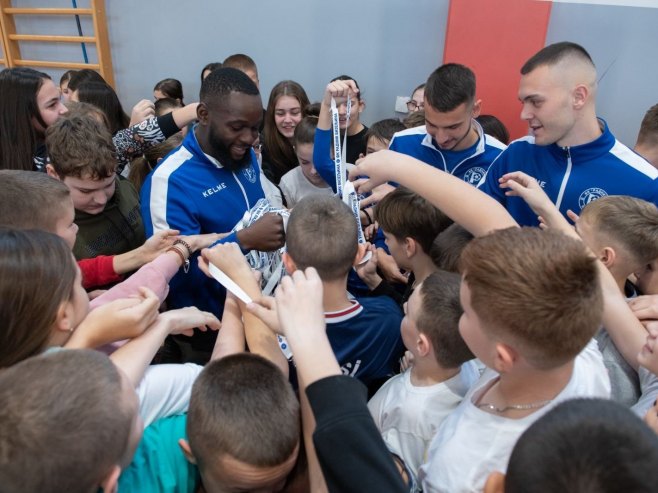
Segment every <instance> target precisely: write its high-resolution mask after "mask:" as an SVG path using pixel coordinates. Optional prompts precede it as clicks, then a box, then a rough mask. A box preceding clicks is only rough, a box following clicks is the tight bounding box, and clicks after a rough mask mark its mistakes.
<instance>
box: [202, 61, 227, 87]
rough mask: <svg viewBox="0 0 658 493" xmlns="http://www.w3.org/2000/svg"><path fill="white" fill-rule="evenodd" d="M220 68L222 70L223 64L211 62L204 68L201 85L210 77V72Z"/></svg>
mask: <svg viewBox="0 0 658 493" xmlns="http://www.w3.org/2000/svg"><path fill="white" fill-rule="evenodd" d="M218 68H222V64H221V63H220V62H211V63H209V64H208V65H206V66H205V67H203V68H202V69H201V83H202V84H203V81H204V79H205V78H206V77H208V76H209V75H210V72H212V71H213V70H217V69H218Z"/></svg>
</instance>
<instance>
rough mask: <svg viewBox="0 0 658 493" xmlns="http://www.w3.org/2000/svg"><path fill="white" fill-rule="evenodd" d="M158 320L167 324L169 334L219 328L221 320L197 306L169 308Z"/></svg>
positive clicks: (187, 333)
mask: <svg viewBox="0 0 658 493" xmlns="http://www.w3.org/2000/svg"><path fill="white" fill-rule="evenodd" d="M158 321H159V322H162V323H164V324H166V326H167V332H168V333H169V334H172V335H173V334H183V335H187V336H191V335H193V334H194V329H199V330H201V331H203V332H205V331H206V330H208V329H211V330H219V329H220V327H221V325H222V324H221V322H220V321H219V319H218V318H217V317H215V315H213V314H212V313H210V312H203V311H201V310H199V309H198V308H196V307H193V306H188V307H187V308H179V309H177V310H169V311H166V312H164V313H161V314H160V315H159V316H158Z"/></svg>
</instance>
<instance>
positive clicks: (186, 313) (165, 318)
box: [110, 307, 220, 387]
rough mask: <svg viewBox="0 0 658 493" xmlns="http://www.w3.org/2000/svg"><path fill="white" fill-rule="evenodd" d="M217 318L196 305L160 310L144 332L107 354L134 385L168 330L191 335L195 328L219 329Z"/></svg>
mask: <svg viewBox="0 0 658 493" xmlns="http://www.w3.org/2000/svg"><path fill="white" fill-rule="evenodd" d="M219 327H220V322H219V320H218V319H217V317H215V316H214V315H213V314H212V313H209V312H202V311H201V310H199V309H198V308H195V307H187V308H179V309H178V310H169V311H168V312H164V313H161V314H160V315H159V316H158V318H157V320H156V321H155V322H154V323H153V324H152V325H151V326H150V327H149V328H148V329H146V331H144V333H143V334H141V335H139V336H137V337H135V338H134V339H131V340H130V341H128V342H127V343H125V344H124V345H123V346H121V347H120V348H119V349H117V350H116V351H114V352H113V353H112V354H111V355H110V359H111V360H112V362H113V363H114V364H115V365H116V366H118V367H119V368H121V369H122V370H123V371H124V372H125V373H126V374H127V375H128V377H129V378H130V381H131V382H132V384H133V385H134V386H135V387H137V386H138V385H139V382H140V381H141V380H142V377H143V376H144V372H145V371H146V368H148V366H149V364H150V363H151V360H153V357H154V356H155V353H156V352H157V351H158V348H160V346H161V345H162V343H163V342H164V340H165V338H166V337H167V336H168V335H170V334H186V335H192V331H193V329H195V328H199V329H201V330H204V331H205V330H207V328H210V329H213V330H218V329H219Z"/></svg>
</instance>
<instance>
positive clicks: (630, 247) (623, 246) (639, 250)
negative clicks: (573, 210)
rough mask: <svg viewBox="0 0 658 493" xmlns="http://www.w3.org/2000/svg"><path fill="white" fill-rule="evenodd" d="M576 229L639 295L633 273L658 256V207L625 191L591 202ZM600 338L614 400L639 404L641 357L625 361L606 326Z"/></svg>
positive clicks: (624, 288)
mask: <svg viewBox="0 0 658 493" xmlns="http://www.w3.org/2000/svg"><path fill="white" fill-rule="evenodd" d="M575 223H576V231H577V232H578V234H579V235H580V237H581V238H582V239H583V241H584V242H585V244H587V246H589V248H590V249H591V250H592V251H593V252H594V254H595V255H596V256H597V257H598V258H599V260H600V261H601V263H602V264H603V265H605V266H606V268H607V269H608V270H609V271H610V274H612V276H613V277H614V279H615V282H616V283H617V286H618V287H619V290H620V292H622V293H624V295H625V296H626V297H627V298H634V297H635V296H637V292H636V289H635V286H634V285H633V284H632V283H630V282H629V281H628V278H629V277H630V276H631V274H633V273H636V272H639V271H641V270H642V269H643V267H644V266H646V265H647V264H649V263H650V262H651V261H653V260H654V259H655V258H657V257H658V208H656V206H655V205H654V204H652V203H650V202H646V201H644V200H641V199H636V198H634V197H628V196H625V195H610V196H606V197H601V198H600V199H598V200H595V201H594V202H590V203H589V204H587V205H586V206H585V207H584V208H583V210H582V211H581V213H580V217H579V218H577V219H576V221H575ZM596 340H597V342H598V344H599V349H600V350H601V353H602V354H603V360H604V362H605V365H606V368H607V369H608V373H609V375H610V382H611V384H612V399H614V400H615V401H617V402H620V403H622V404H624V405H626V406H629V407H630V406H632V405H634V404H635V403H636V402H637V401H638V399H639V398H640V395H641V389H640V379H639V378H638V373H637V372H638V365H637V358H635V355H633V358H632V359H631V361H626V360H625V358H624V357H623V355H622V354H621V353H620V351H619V349H618V348H617V345H616V344H617V343H616V342H615V341H614V340H613V339H612V338H611V335H610V334H608V332H607V330H605V327H604V328H602V329H601V330H599V331H598V333H597V335H596Z"/></svg>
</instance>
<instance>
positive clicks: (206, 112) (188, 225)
mask: <svg viewBox="0 0 658 493" xmlns="http://www.w3.org/2000/svg"><path fill="white" fill-rule="evenodd" d="M262 108H263V106H262V101H261V98H260V93H259V92H258V88H257V87H256V84H254V83H253V82H252V80H251V79H250V78H249V77H248V76H247V75H245V74H244V73H243V72H241V71H239V70H236V69H233V68H223V69H218V70H215V71H214V72H212V74H210V75H209V76H208V77H206V79H205V80H204V81H203V84H202V85H201V93H200V104H199V107H198V109H197V117H198V120H199V123H198V125H197V126H196V127H195V128H194V131H193V132H190V133H188V134H187V137H186V138H185V140H184V141H183V144H182V145H181V146H180V147H179V148H178V149H176V150H174V151H173V152H172V153H170V154H169V155H168V156H167V158H165V160H164V161H162V162H161V163H160V164H159V165H158V166H157V168H155V170H154V171H153V172H152V173H151V174H150V175H149V177H148V178H147V180H146V182H145V183H144V186H143V187H142V191H141V202H142V216H143V219H144V226H145V229H146V232H147V235H149V236H150V235H152V234H153V233H154V232H156V231H160V230H162V229H167V228H171V229H177V230H180V232H181V234H182V235H194V234H203V233H224V232H228V231H231V229H232V228H233V227H234V226H235V225H236V224H237V223H238V221H240V220H241V219H242V217H243V215H244V214H245V212H246V211H248V210H249V209H251V208H252V207H253V206H254V205H255V204H256V202H257V201H258V200H259V199H261V198H263V197H264V193H263V189H262V187H261V184H260V176H259V175H260V171H259V167H258V163H257V161H256V156H255V154H254V152H253V151H252V144H253V143H254V141H255V140H256V137H257V136H258V127H259V125H260V123H261V119H262V117H263V109H262ZM222 242H237V243H239V244H240V246H241V247H242V249H243V250H251V249H256V250H260V251H271V250H275V249H277V248H279V247H281V246H282V245H283V243H284V232H283V222H282V220H281V217H280V216H278V215H276V214H266V215H265V216H263V218H262V219H260V220H259V221H257V222H256V223H254V224H253V225H252V226H251V227H248V228H245V229H243V230H240V231H238V232H237V233H233V234H231V235H229V236H228V237H226V238H224V239H223V240H222ZM190 264H191V265H190V269H189V272H187V273H185V272H183V271H182V270H181V272H179V273H178V274H177V275H176V276H175V277H174V278H173V279H172V281H171V283H170V289H171V290H170V294H169V298H168V303H169V307H170V308H180V307H185V306H196V307H198V308H199V309H201V310H206V311H210V312H212V313H214V314H215V315H217V316H218V317H221V315H222V312H223V307H224V298H225V294H226V292H225V290H224V289H223V288H222V287H221V286H220V285H219V283H217V282H216V281H215V280H213V279H210V278H208V277H206V276H205V275H204V274H203V273H202V272H201V271H200V270H199V268H198V266H197V262H196V258H192V259H191V262H190ZM183 337H184V336H180V338H179V340H178V341H179V344H180V345H181V346H183V347H184V348H186V349H190V348H189V346H191V350H192V352H193V353H194V354H195V357H194V358H193V359H195V360H196V361H200V360H201V361H202V360H203V359H206V358H209V357H210V354H211V351H212V347H213V345H214V338H215V337H216V333H212V331H208V333H204V332H197V333H195V335H194V337H192V339H191V341H189V340H188V341H186V343H181V340H183ZM187 343H189V344H187ZM184 359H188V358H184Z"/></svg>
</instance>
